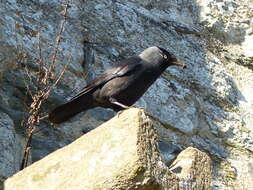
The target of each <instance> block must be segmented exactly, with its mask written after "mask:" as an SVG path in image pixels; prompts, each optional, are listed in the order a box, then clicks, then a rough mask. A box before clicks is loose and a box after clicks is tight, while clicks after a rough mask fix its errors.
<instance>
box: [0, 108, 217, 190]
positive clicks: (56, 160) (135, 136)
mask: <svg viewBox="0 0 253 190" xmlns="http://www.w3.org/2000/svg"><path fill="white" fill-rule="evenodd" d="M155 123H156V122H153V121H152V120H151V119H150V118H149V117H148V116H147V115H146V114H145V113H144V111H143V110H140V109H136V108H132V109H128V110H126V111H124V112H123V113H121V114H120V115H118V116H115V117H114V118H113V119H111V120H109V121H108V122H106V123H104V124H102V125H101V126H99V127H98V128H96V129H94V130H93V131H91V132H89V133H88V134H86V135H84V136H82V137H80V138H79V139H77V140H76V141H74V142H73V143H71V144H70V145H68V146H66V147H64V148H62V149H59V150H57V151H55V152H54V153H52V154H50V155H48V156H46V157H45V158H43V159H41V160H40V161H38V162H35V163H34V164H32V165H31V166H30V167H27V168H25V169H24V170H23V171H21V172H19V173H17V174H15V175H14V176H13V177H11V178H9V179H8V180H6V182H5V190H14V189H15V190H25V189H40V190H43V189H45V190H51V189H52V190H61V189H72V190H81V189H89V190H98V189H108V190H109V189H111V190H119V189H122V190H123V189H128V190H134V189H136V190H138V189H139V190H155V189H157V190H158V189H164V190H166V189H175V190H176V189H182V190H183V189H184V190H185V189H196V190H198V189H210V184H211V179H212V176H211V171H212V170H211V165H212V164H211V160H210V158H209V157H208V156H207V154H205V153H203V152H201V151H199V150H197V149H195V148H187V149H186V150H184V151H182V152H181V153H180V154H179V156H178V158H177V159H176V160H175V161H174V163H173V164H172V167H171V168H170V169H169V168H168V167H167V166H166V165H165V164H164V163H163V162H162V159H161V156H160V155H161V154H162V152H161V151H160V150H159V147H158V141H159V137H158V136H157V133H156V128H155ZM156 127H161V126H156ZM186 163H187V164H186ZM70 187H71V188H70Z"/></svg>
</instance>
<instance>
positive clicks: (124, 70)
mask: <svg viewBox="0 0 253 190" xmlns="http://www.w3.org/2000/svg"><path fill="white" fill-rule="evenodd" d="M140 67H141V59H140V58H139V57H131V58H128V59H126V60H124V61H122V62H121V64H120V65H118V66H114V67H112V68H111V69H108V70H107V71H105V73H104V74H102V75H101V76H100V77H98V78H96V79H95V80H93V81H91V82H90V83H89V84H88V85H87V86H86V87H84V88H83V89H82V90H81V91H80V92H79V93H78V94H77V95H75V96H74V97H72V98H71V100H70V101H72V100H74V99H77V98H79V97H80V96H82V95H84V94H86V93H88V92H90V91H92V90H95V89H97V88H99V87H100V86H102V85H104V84H105V83H107V82H108V81H110V80H112V79H114V78H116V77H122V76H125V75H126V74H129V73H130V72H132V71H134V70H136V69H139V68H140Z"/></svg>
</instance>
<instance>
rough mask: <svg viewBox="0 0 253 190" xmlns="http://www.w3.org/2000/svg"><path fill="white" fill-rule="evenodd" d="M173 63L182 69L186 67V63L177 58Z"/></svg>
mask: <svg viewBox="0 0 253 190" xmlns="http://www.w3.org/2000/svg"><path fill="white" fill-rule="evenodd" d="M174 65H178V66H180V67H183V69H185V68H186V64H185V63H184V62H183V61H182V60H180V59H177V61H176V62H175V63H174Z"/></svg>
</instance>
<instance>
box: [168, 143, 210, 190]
mask: <svg viewBox="0 0 253 190" xmlns="http://www.w3.org/2000/svg"><path fill="white" fill-rule="evenodd" d="M170 171H171V172H172V173H173V174H175V175H176V176H177V177H178V178H179V179H180V183H179V186H180V188H181V189H206V190H208V189H211V186H210V184H211V179H212V162H211V160H210V158H209V157H208V155H207V154H206V153H204V152H201V151H199V150H198V149H196V148H192V147H189V148H187V149H185V150H184V151H182V152H181V153H180V154H179V155H178V157H177V159H176V160H175V161H174V162H173V163H172V165H171V166H170Z"/></svg>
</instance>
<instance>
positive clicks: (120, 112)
mask: <svg viewBox="0 0 253 190" xmlns="http://www.w3.org/2000/svg"><path fill="white" fill-rule="evenodd" d="M130 108H138V109H142V110H145V109H144V108H143V107H138V106H127V108H125V109H123V110H120V111H118V112H117V114H116V115H117V117H119V115H120V114H122V113H123V112H124V111H125V110H126V109H130Z"/></svg>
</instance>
